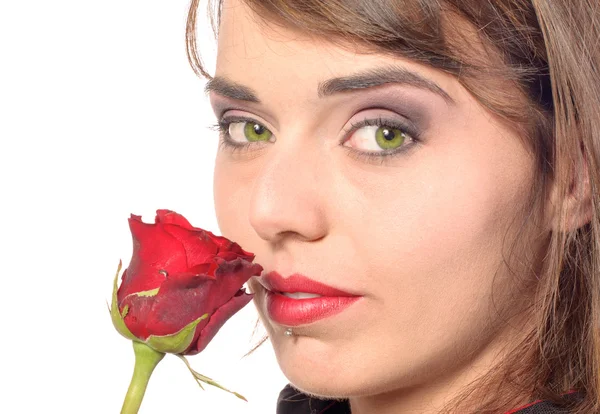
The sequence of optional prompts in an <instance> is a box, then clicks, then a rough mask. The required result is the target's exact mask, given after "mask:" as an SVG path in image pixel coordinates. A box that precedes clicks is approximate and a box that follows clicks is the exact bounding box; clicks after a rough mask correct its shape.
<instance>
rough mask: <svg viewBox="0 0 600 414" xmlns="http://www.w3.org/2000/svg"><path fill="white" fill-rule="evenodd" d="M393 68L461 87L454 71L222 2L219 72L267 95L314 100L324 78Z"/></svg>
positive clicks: (236, 1) (451, 88) (450, 88)
mask: <svg viewBox="0 0 600 414" xmlns="http://www.w3.org/2000/svg"><path fill="white" fill-rule="evenodd" d="M389 66H393V67H395V68H400V69H406V70H407V71H409V72H412V73H415V74H417V75H418V76H421V77H422V78H423V79H425V80H427V79H430V80H431V84H435V85H436V87H438V86H439V87H440V88H441V89H443V90H444V91H445V93H447V94H448V95H450V96H453V95H455V94H457V93H458V91H459V90H460V89H462V88H461V87H460V85H459V84H458V83H457V82H455V80H454V78H453V77H452V76H451V75H448V74H446V73H443V72H441V71H439V70H437V69H434V68H431V67H429V66H426V65H423V64H418V63H415V62H413V61H410V60H409V59H405V58H402V57H398V56H391V55H390V54H383V53H377V52H374V51H373V50H372V48H371V49H369V48H367V47H366V46H365V45H364V44H359V43H352V42H351V41H346V42H340V41H338V40H336V42H335V43H333V42H331V41H327V39H324V38H322V37H321V38H319V37H316V36H312V35H310V34H307V33H303V32H301V31H299V30H297V29H294V28H291V27H282V26H281V25H278V24H277V23H275V22H272V21H269V20H268V19H263V18H261V17H259V16H257V15H256V14H255V13H254V12H253V11H252V10H251V9H250V8H249V7H248V6H247V5H246V4H245V3H244V2H243V1H242V0H225V1H224V3H223V9H222V15H221V24H220V28H219V37H218V54H217V69H216V75H217V76H219V77H225V78H227V79H229V80H231V81H234V82H236V83H242V84H245V85H249V86H250V85H252V88H253V89H254V90H258V91H260V92H261V93H262V94H264V95H266V96H268V95H269V94H270V93H273V94H277V95H278V97H279V99H281V97H282V96H283V95H285V94H288V95H291V96H294V97H295V98H298V99H299V98H304V100H305V101H311V102H312V101H314V100H316V99H317V98H318V97H319V96H320V95H321V91H322V88H319V86H322V84H323V82H324V81H325V80H328V79H331V78H335V77H344V76H349V75H353V74H355V73H359V72H365V71H369V70H374V69H379V68H382V67H389Z"/></svg>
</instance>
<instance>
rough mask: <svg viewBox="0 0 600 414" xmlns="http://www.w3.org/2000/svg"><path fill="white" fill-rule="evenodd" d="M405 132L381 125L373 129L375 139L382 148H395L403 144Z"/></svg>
mask: <svg viewBox="0 0 600 414" xmlns="http://www.w3.org/2000/svg"><path fill="white" fill-rule="evenodd" d="M405 139H406V134H405V133H404V132H402V131H401V130H399V129H393V128H388V127H386V126H381V127H379V128H377V131H375V140H376V141H377V144H378V145H379V146H380V147H381V148H383V149H396V148H398V147H401V146H402V144H404V140H405Z"/></svg>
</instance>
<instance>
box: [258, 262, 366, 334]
mask: <svg viewBox="0 0 600 414" xmlns="http://www.w3.org/2000/svg"><path fill="white" fill-rule="evenodd" d="M259 281H260V283H261V284H262V285H263V286H264V287H265V289H267V294H266V305H267V313H268V314H269V317H270V318H271V319H272V320H273V321H275V322H277V323H279V324H281V325H286V326H298V325H304V324H308V323H311V322H315V321H317V320H320V319H323V318H327V317H330V316H333V315H336V314H338V313H340V312H342V311H343V310H344V309H346V308H347V307H349V306H350V305H352V304H353V303H354V302H356V301H357V300H358V299H360V296H356V295H352V294H350V293H348V292H344V291H342V290H339V289H335V288H333V287H331V286H327V285H325V284H323V283H319V282H316V281H314V280H312V279H309V278H307V277H306V276H303V275H301V274H297V273H295V274H293V275H291V276H290V277H288V278H285V279H284V278H283V277H282V276H281V275H280V274H279V273H277V272H269V273H267V274H266V275H265V276H263V277H262V278H261V279H259ZM282 292H285V293H296V292H304V293H313V294H316V295H321V297H318V298H310V299H292V298H289V297H287V296H284V295H282V294H281V293H282Z"/></svg>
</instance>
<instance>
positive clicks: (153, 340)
mask: <svg viewBox="0 0 600 414" xmlns="http://www.w3.org/2000/svg"><path fill="white" fill-rule="evenodd" d="M206 318H208V313H205V314H204V315H202V316H201V317H199V318H198V319H196V320H195V321H193V322H191V323H189V324H187V325H186V326H184V327H183V328H182V329H180V330H179V331H178V332H175V333H174V334H170V335H162V336H157V335H150V336H149V337H148V338H147V339H146V341H145V344H146V345H148V346H149V347H150V348H152V349H154V350H156V351H158V352H164V353H169V354H181V353H182V352H184V351H185V350H186V349H188V348H189V346H190V345H191V343H192V341H193V340H194V335H195V333H196V327H197V326H198V324H199V323H200V321H202V320H204V319H206Z"/></svg>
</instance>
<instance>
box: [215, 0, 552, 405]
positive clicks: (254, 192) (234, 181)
mask: <svg viewBox="0 0 600 414" xmlns="http://www.w3.org/2000/svg"><path fill="white" fill-rule="evenodd" d="M359 52H360V48H355V50H353V49H352V47H348V48H341V47H339V46H335V45H333V44H330V43H327V42H326V41H324V40H322V39H315V38H311V37H309V36H307V35H305V34H303V33H299V32H296V31H293V30H291V29H283V28H281V27H275V26H273V25H271V24H268V23H266V22H263V21H261V20H257V19H256V18H255V16H254V15H253V14H252V12H251V11H250V9H248V8H247V6H245V5H244V4H243V3H242V2H241V1H239V0H226V1H225V4H224V7H223V14H222V21H221V26H220V32H219V42H218V55H217V65H216V72H215V76H216V77H226V78H227V79H229V80H231V81H235V82H237V83H239V84H243V85H245V86H247V87H249V88H252V89H253V90H254V91H255V92H256V94H257V96H258V98H259V99H260V101H261V103H251V102H246V101H241V100H235V99H230V98H226V97H224V96H221V95H220V94H218V93H216V92H211V93H210V101H211V104H212V106H213V108H214V111H215V115H216V116H217V118H218V119H221V118H224V117H228V116H234V115H235V116H244V117H248V118H250V119H252V120H253V121H254V122H256V123H258V124H260V125H262V126H264V127H265V128H267V129H268V130H269V131H270V132H271V133H272V137H271V138H270V140H269V141H261V142H255V143H253V144H252V146H251V147H249V150H248V151H246V152H235V153H233V152H231V151H229V150H227V149H224V148H221V149H219V151H218V154H217V157H216V164H215V171H214V200H215V207H216V213H217V220H218V224H219V227H220V230H221V232H222V234H223V235H224V236H225V237H228V238H230V239H232V240H234V241H236V242H238V243H240V245H241V246H243V248H244V249H247V250H249V251H251V252H253V253H255V254H256V262H257V263H260V264H261V265H262V266H263V267H264V269H265V270H264V273H267V272H269V271H271V270H276V271H278V272H279V273H280V274H282V275H283V276H284V277H285V276H287V275H291V274H292V273H296V272H298V273H302V274H304V275H306V276H308V277H310V278H312V279H314V280H317V281H319V282H322V283H325V284H327V285H330V286H333V287H335V288H338V289H341V290H344V291H347V292H350V293H353V294H357V295H361V296H362V298H361V299H360V300H359V301H358V302H356V303H354V304H353V305H352V306H351V307H349V308H348V309H346V310H345V311H344V312H342V313H340V314H337V315H335V316H333V317H329V318H326V319H323V320H320V321H317V322H314V323H312V324H308V325H304V326H301V327H296V328H294V333H295V336H294V337H292V338H290V337H287V336H286V335H284V331H285V329H286V327H285V326H280V325H278V324H277V323H275V322H273V321H272V320H270V319H269V316H268V314H267V313H266V309H265V300H264V293H265V291H264V289H263V288H262V286H261V285H260V284H258V283H256V281H252V283H251V288H252V290H253V291H254V292H255V293H256V295H255V300H254V301H255V304H256V306H257V309H258V311H259V314H260V316H261V319H262V321H263V323H264V324H265V326H266V329H267V331H268V334H269V336H270V338H271V341H272V344H273V346H274V349H275V353H276V356H277V359H278V362H279V364H280V366H281V369H282V371H283V373H284V374H285V375H286V377H287V378H288V379H289V380H290V382H291V383H292V384H293V385H295V386H296V387H297V388H299V389H301V390H303V391H304V392H307V393H310V394H313V395H317V396H324V397H330V398H331V397H336V398H349V399H350V402H351V407H352V412H353V413H359V414H363V413H380V414H385V413H398V412H406V413H410V412H415V413H434V412H437V410H439V409H440V408H441V407H442V406H443V405H444V403H445V402H448V400H449V399H450V398H451V397H453V396H455V395H456V393H457V392H458V391H459V390H460V389H461V388H462V387H464V386H465V385H467V384H468V383H469V382H470V381H472V380H473V379H475V378H477V377H478V376H479V375H481V374H483V373H485V372H486V371H487V370H488V369H489V368H490V367H491V366H492V365H493V363H494V362H495V361H498V360H499V358H501V356H502V354H503V350H504V349H505V347H507V346H510V345H511V344H512V343H513V342H511V341H515V340H517V339H519V338H520V336H519V335H520V333H519V332H523V331H526V329H523V328H524V326H525V324H526V323H527V320H526V319H525V318H524V316H523V315H524V314H523V310H522V309H521V308H519V307H518V306H515V304H514V303H513V302H512V301H511V300H510V299H511V297H513V295H514V294H515V292H514V287H513V286H514V283H513V280H512V278H511V275H510V274H509V272H508V271H507V269H506V265H505V264H504V263H503V253H506V251H507V244H509V242H510V241H511V240H513V239H514V238H515V237H516V236H515V232H516V228H515V226H514V219H515V217H520V216H521V215H522V214H523V213H522V209H523V208H524V205H525V203H526V202H527V201H528V198H527V197H528V194H529V193H528V188H529V186H530V185H531V183H532V180H533V174H534V160H533V158H532V156H531V154H530V152H529V151H528V150H527V148H525V146H524V144H523V140H522V139H521V138H520V137H519V136H518V134H517V132H515V130H514V129H513V128H511V127H510V126H508V125H505V124H504V123H503V122H501V121H500V120H499V119H498V118H496V117H495V116H494V115H493V114H491V113H490V112H489V111H487V110H486V109H484V108H483V107H482V105H481V104H480V103H479V102H478V101H477V100H476V99H475V98H474V97H473V96H472V95H471V94H470V93H469V92H468V91H467V90H466V89H464V88H463V87H462V86H461V85H460V84H459V82H458V81H457V80H456V79H455V78H454V77H452V76H450V75H448V74H445V73H442V72H440V71H438V70H435V69H433V68H430V67H427V66H423V65H420V64H416V63H414V62H411V61H410V60H407V59H404V58H400V57H397V58H396V57H390V56H384V55H381V54H370V55H369V54H360V53H359ZM385 64H394V65H396V66H402V67H403V68H406V69H407V70H410V71H412V72H414V73H417V74H419V75H420V76H422V77H424V78H426V79H428V80H430V81H432V82H435V83H436V84H437V85H439V87H440V88H441V89H443V90H444V91H445V92H446V93H447V95H448V96H449V97H450V98H451V101H452V102H450V101H449V100H447V99H444V98H443V97H441V96H439V95H438V94H435V93H433V92H431V91H429V90H425V89H422V88H418V87H415V86H408V85H404V84H387V85H383V86H378V87H376V88H369V89H363V90H356V91H351V92H343V93H340V94H335V95H332V96H327V97H319V96H318V94H317V86H318V85H319V83H320V82H323V81H324V80H326V79H329V78H332V77H335V76H345V75H351V74H353V73H355V72H357V71H361V70H364V69H369V68H376V67H381V66H382V65H385ZM378 117H381V118H384V119H391V120H398V119H399V120H403V119H404V120H408V121H409V122H411V123H412V124H414V126H415V127H416V130H417V131H418V134H419V137H420V141H419V142H417V143H416V144H411V139H410V137H407V139H406V140H405V143H404V145H406V147H405V148H407V150H406V151H404V152H402V153H400V154H397V155H396V156H394V157H388V159H387V161H386V163H385V164H383V165H382V164H381V163H379V162H377V161H372V162H369V161H368V160H366V159H357V158H356V157H354V156H352V155H351V154H350V153H349V152H348V150H351V149H354V150H356V151H382V149H381V148H380V147H378V146H377V141H376V139H375V130H376V127H375V128H372V127H362V129H360V130H358V131H355V132H353V133H352V134H347V133H346V132H344V131H345V130H347V128H348V127H349V126H350V125H351V124H352V123H356V122H358V121H362V120H363V119H365V118H368V119H373V118H375V119H376V118H378ZM243 125H244V124H241V126H243ZM239 126H240V124H238V128H237V129H236V128H233V129H232V139H234V140H236V141H239V142H247V141H246V138H245V135H244V133H243V129H241V128H239ZM357 137H361V138H362V140H360V139H358V138H357ZM411 145H412V146H411ZM517 227H518V226H517ZM540 243H542V242H541V241H540ZM536 248H537V247H536V246H533V247H532V249H534V250H535V249H536ZM509 318H513V319H512V320H511V321H512V323H510V324H506V323H505V321H507V320H508V319H509ZM515 318H516V319H515ZM519 318H520V319H519ZM524 398H525V397H524ZM525 401H526V398H525Z"/></svg>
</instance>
